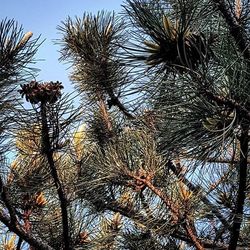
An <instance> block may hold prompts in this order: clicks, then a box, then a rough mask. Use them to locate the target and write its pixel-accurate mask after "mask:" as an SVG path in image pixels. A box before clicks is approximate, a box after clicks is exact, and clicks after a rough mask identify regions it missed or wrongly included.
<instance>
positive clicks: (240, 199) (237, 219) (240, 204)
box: [228, 126, 249, 250]
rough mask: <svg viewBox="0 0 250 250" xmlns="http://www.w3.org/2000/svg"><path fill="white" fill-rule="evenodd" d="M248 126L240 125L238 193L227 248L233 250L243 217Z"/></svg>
mask: <svg viewBox="0 0 250 250" xmlns="http://www.w3.org/2000/svg"><path fill="white" fill-rule="evenodd" d="M248 131H249V126H242V134H241V136H240V149H241V150H240V164H239V169H238V174H239V179H238V184H239V187H238V193H237V201H236V207H235V210H234V211H233V212H234V219H233V226H232V228H231V234H230V243H229V247H228V250H235V249H236V247H237V242H238V240H239V235H240V227H241V223H242V219H243V218H242V217H243V208H244V202H245V198H246V183H247V165H248V164H247V156H248V142H249V135H248Z"/></svg>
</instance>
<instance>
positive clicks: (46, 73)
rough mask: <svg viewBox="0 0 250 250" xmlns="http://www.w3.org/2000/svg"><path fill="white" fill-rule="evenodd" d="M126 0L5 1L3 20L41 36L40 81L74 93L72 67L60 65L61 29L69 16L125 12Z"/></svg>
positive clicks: (2, 13) (2, 10)
mask: <svg viewBox="0 0 250 250" xmlns="http://www.w3.org/2000/svg"><path fill="white" fill-rule="evenodd" d="M122 3H123V0H35V1H30V0H3V1H2V3H1V11H0V19H1V20H2V19H4V18H6V17H7V18H8V19H15V20H16V21H17V22H18V23H19V25H22V26H23V31H24V33H26V32H28V31H32V32H33V38H35V37H38V36H39V35H41V38H40V41H42V40H44V39H46V40H45V41H44V42H43V44H42V45H41V46H40V48H39V50H38V53H37V55H36V59H39V61H38V62H37V63H36V64H35V67H36V68H39V69H40V70H41V71H40V72H39V75H38V77H37V79H36V80H38V81H57V80H58V81H61V82H63V85H64V86H65V90H68V91H71V87H70V86H71V84H70V80H69V78H68V75H69V72H70V70H69V69H68V68H69V66H70V65H69V64H65V63H62V62H59V61H58V58H59V57H60V53H59V52H58V50H59V49H60V46H59V45H55V40H56V39H59V38H60V34H59V31H58V30H57V26H58V25H60V24H61V22H62V21H65V20H66V18H67V17H68V16H70V17H72V18H74V17H75V16H77V17H82V16H83V13H84V12H91V13H97V11H98V10H106V11H115V12H116V13H119V12H121V10H122V7H121V4H122Z"/></svg>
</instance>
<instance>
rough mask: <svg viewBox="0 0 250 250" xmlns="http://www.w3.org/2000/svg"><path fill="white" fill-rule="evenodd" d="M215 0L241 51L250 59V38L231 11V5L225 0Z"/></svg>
mask: <svg viewBox="0 0 250 250" xmlns="http://www.w3.org/2000/svg"><path fill="white" fill-rule="evenodd" d="M213 2H214V4H215V5H216V7H217V8H218V10H219V11H220V12H221V14H222V16H223V18H224V19H225V21H226V23H227V25H228V27H229V31H230V33H231V35H232V37H233V38H234V40H235V42H236V43H237V45H238V47H239V50H240V52H241V53H242V54H243V56H244V58H245V59H250V50H249V40H248V37H247V34H246V31H245V30H244V28H243V27H242V26H241V25H240V24H239V23H238V22H237V20H236V18H235V17H234V15H233V13H232V12H231V11H230V8H229V6H228V5H227V4H226V2H225V1H224V0H213Z"/></svg>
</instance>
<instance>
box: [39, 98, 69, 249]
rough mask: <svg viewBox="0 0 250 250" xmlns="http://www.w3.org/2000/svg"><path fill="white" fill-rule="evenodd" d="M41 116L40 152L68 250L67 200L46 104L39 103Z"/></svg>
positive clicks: (65, 247)
mask: <svg viewBox="0 0 250 250" xmlns="http://www.w3.org/2000/svg"><path fill="white" fill-rule="evenodd" d="M41 116H42V151H43V153H44V154H45V156H46V157H47V160H48V164H49V167H50V170H51V175H52V178H53V180H54V184H55V187H56V190H57V194H58V197H59V200H60V206H61V212H62V223H63V238H64V249H65V250H70V249H71V248H70V240H69V225H68V211H67V204H68V202H67V198H66V196H65V193H64V190H63V186H62V183H61V181H60V179H59V176H58V173H57V169H56V166H55V162H54V159H53V150H52V147H51V143H50V138H49V128H48V124H47V114H46V104H45V103H41Z"/></svg>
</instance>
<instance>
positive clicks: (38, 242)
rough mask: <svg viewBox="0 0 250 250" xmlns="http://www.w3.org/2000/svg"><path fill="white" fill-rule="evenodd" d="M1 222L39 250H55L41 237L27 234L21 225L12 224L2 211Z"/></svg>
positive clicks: (0, 214) (0, 213)
mask: <svg viewBox="0 0 250 250" xmlns="http://www.w3.org/2000/svg"><path fill="white" fill-rule="evenodd" d="M0 221H1V222H2V223H3V224H4V225H5V226H6V227H8V229H9V230H10V231H12V232H14V233H15V234H16V235H18V236H19V237H20V238H21V239H23V240H25V241H26V242H27V243H29V244H30V245H31V246H34V247H35V248H36V249H39V250H54V249H53V248H52V247H50V246H49V245H47V244H46V243H44V241H43V240H42V239H40V238H39V237H36V236H33V235H32V234H30V233H27V232H25V231H24V230H23V229H22V228H21V227H20V226H19V225H15V224H13V223H12V221H11V219H9V218H8V217H7V216H6V215H4V214H3V212H1V211H0Z"/></svg>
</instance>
